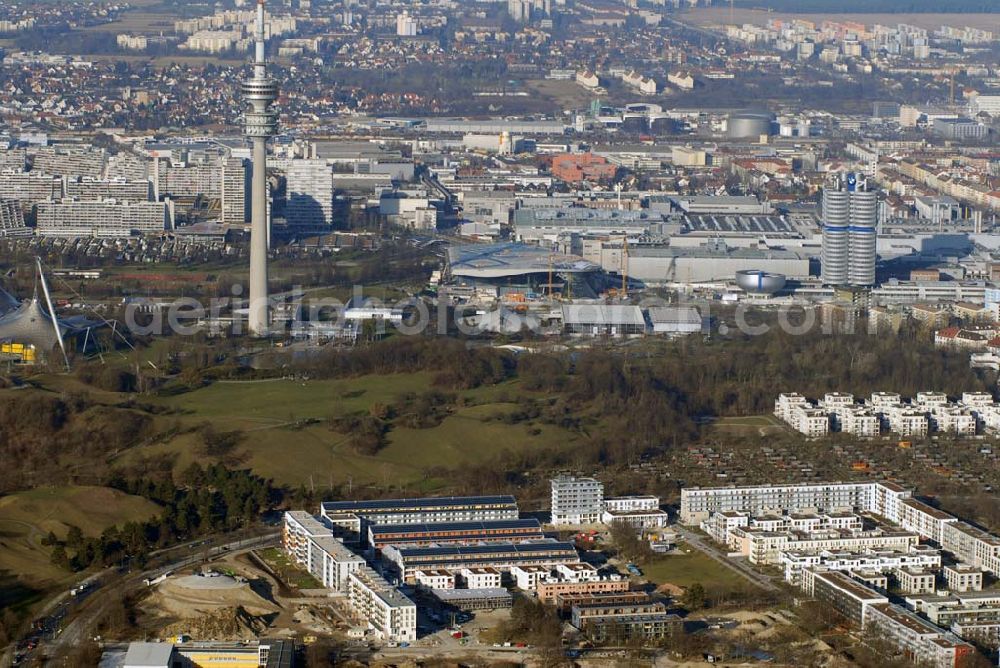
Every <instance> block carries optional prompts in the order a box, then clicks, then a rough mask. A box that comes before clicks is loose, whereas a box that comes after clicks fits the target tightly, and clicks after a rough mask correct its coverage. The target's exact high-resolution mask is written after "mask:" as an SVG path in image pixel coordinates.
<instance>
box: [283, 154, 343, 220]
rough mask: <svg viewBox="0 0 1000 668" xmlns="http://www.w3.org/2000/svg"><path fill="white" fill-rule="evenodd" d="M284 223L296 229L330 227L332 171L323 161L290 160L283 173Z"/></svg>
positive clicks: (331, 217) (332, 189) (332, 194)
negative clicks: (285, 184)
mask: <svg viewBox="0 0 1000 668" xmlns="http://www.w3.org/2000/svg"><path fill="white" fill-rule="evenodd" d="M285 175H286V179H287V183H288V185H287V192H288V195H287V204H286V207H285V219H286V220H287V221H288V225H289V226H291V227H297V228H309V229H317V228H324V227H329V226H330V225H332V224H333V198H334V186H333V168H332V167H331V166H330V165H329V164H328V163H327V161H326V160H322V159H309V160H290V161H289V162H288V165H287V167H286V170H285Z"/></svg>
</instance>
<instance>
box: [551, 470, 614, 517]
mask: <svg viewBox="0 0 1000 668" xmlns="http://www.w3.org/2000/svg"><path fill="white" fill-rule="evenodd" d="M550 483H551V488H552V506H551V507H552V524H554V525H557V526H558V525H578V524H594V523H597V522H599V521H600V520H601V512H602V510H603V507H602V504H603V502H604V484H603V483H601V482H599V481H597V480H595V479H593V478H575V477H573V476H559V477H556V478H553V479H552V480H551V481H550Z"/></svg>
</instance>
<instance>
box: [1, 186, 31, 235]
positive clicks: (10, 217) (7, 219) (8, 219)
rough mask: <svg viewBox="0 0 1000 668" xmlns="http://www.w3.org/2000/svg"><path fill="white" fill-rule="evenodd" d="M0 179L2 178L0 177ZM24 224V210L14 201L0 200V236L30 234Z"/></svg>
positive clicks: (29, 230)
mask: <svg viewBox="0 0 1000 668" xmlns="http://www.w3.org/2000/svg"><path fill="white" fill-rule="evenodd" d="M0 178H2V177H0ZM31 232H32V230H31V229H29V228H28V227H26V226H25V224H24V210H23V209H22V208H21V203H20V202H18V201H17V200H16V199H3V198H0V236H9V235H12V234H14V235H17V234H25V235H26V234H31Z"/></svg>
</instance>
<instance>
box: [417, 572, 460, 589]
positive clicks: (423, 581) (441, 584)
mask: <svg viewBox="0 0 1000 668" xmlns="http://www.w3.org/2000/svg"><path fill="white" fill-rule="evenodd" d="M413 579H414V581H415V582H416V584H417V585H419V586H422V587H427V588H428V589H454V588H455V574H454V573H452V572H451V571H445V570H426V571H414V572H413Z"/></svg>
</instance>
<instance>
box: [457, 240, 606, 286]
mask: <svg viewBox="0 0 1000 668" xmlns="http://www.w3.org/2000/svg"><path fill="white" fill-rule="evenodd" d="M448 265H449V270H450V271H451V274H452V276H467V277H475V278H502V277H506V276H520V275H523V274H539V273H547V272H549V271H550V270H551V271H553V272H558V273H588V272H597V271H600V269H601V268H600V266H598V265H596V264H594V263H593V262H590V261H588V260H584V259H583V258H582V257H579V256H577V255H566V254H563V253H554V252H552V251H550V250H547V249H545V248H542V247H540V246H532V245H529V244H519V243H497V244H468V245H462V246H451V247H449V248H448Z"/></svg>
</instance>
